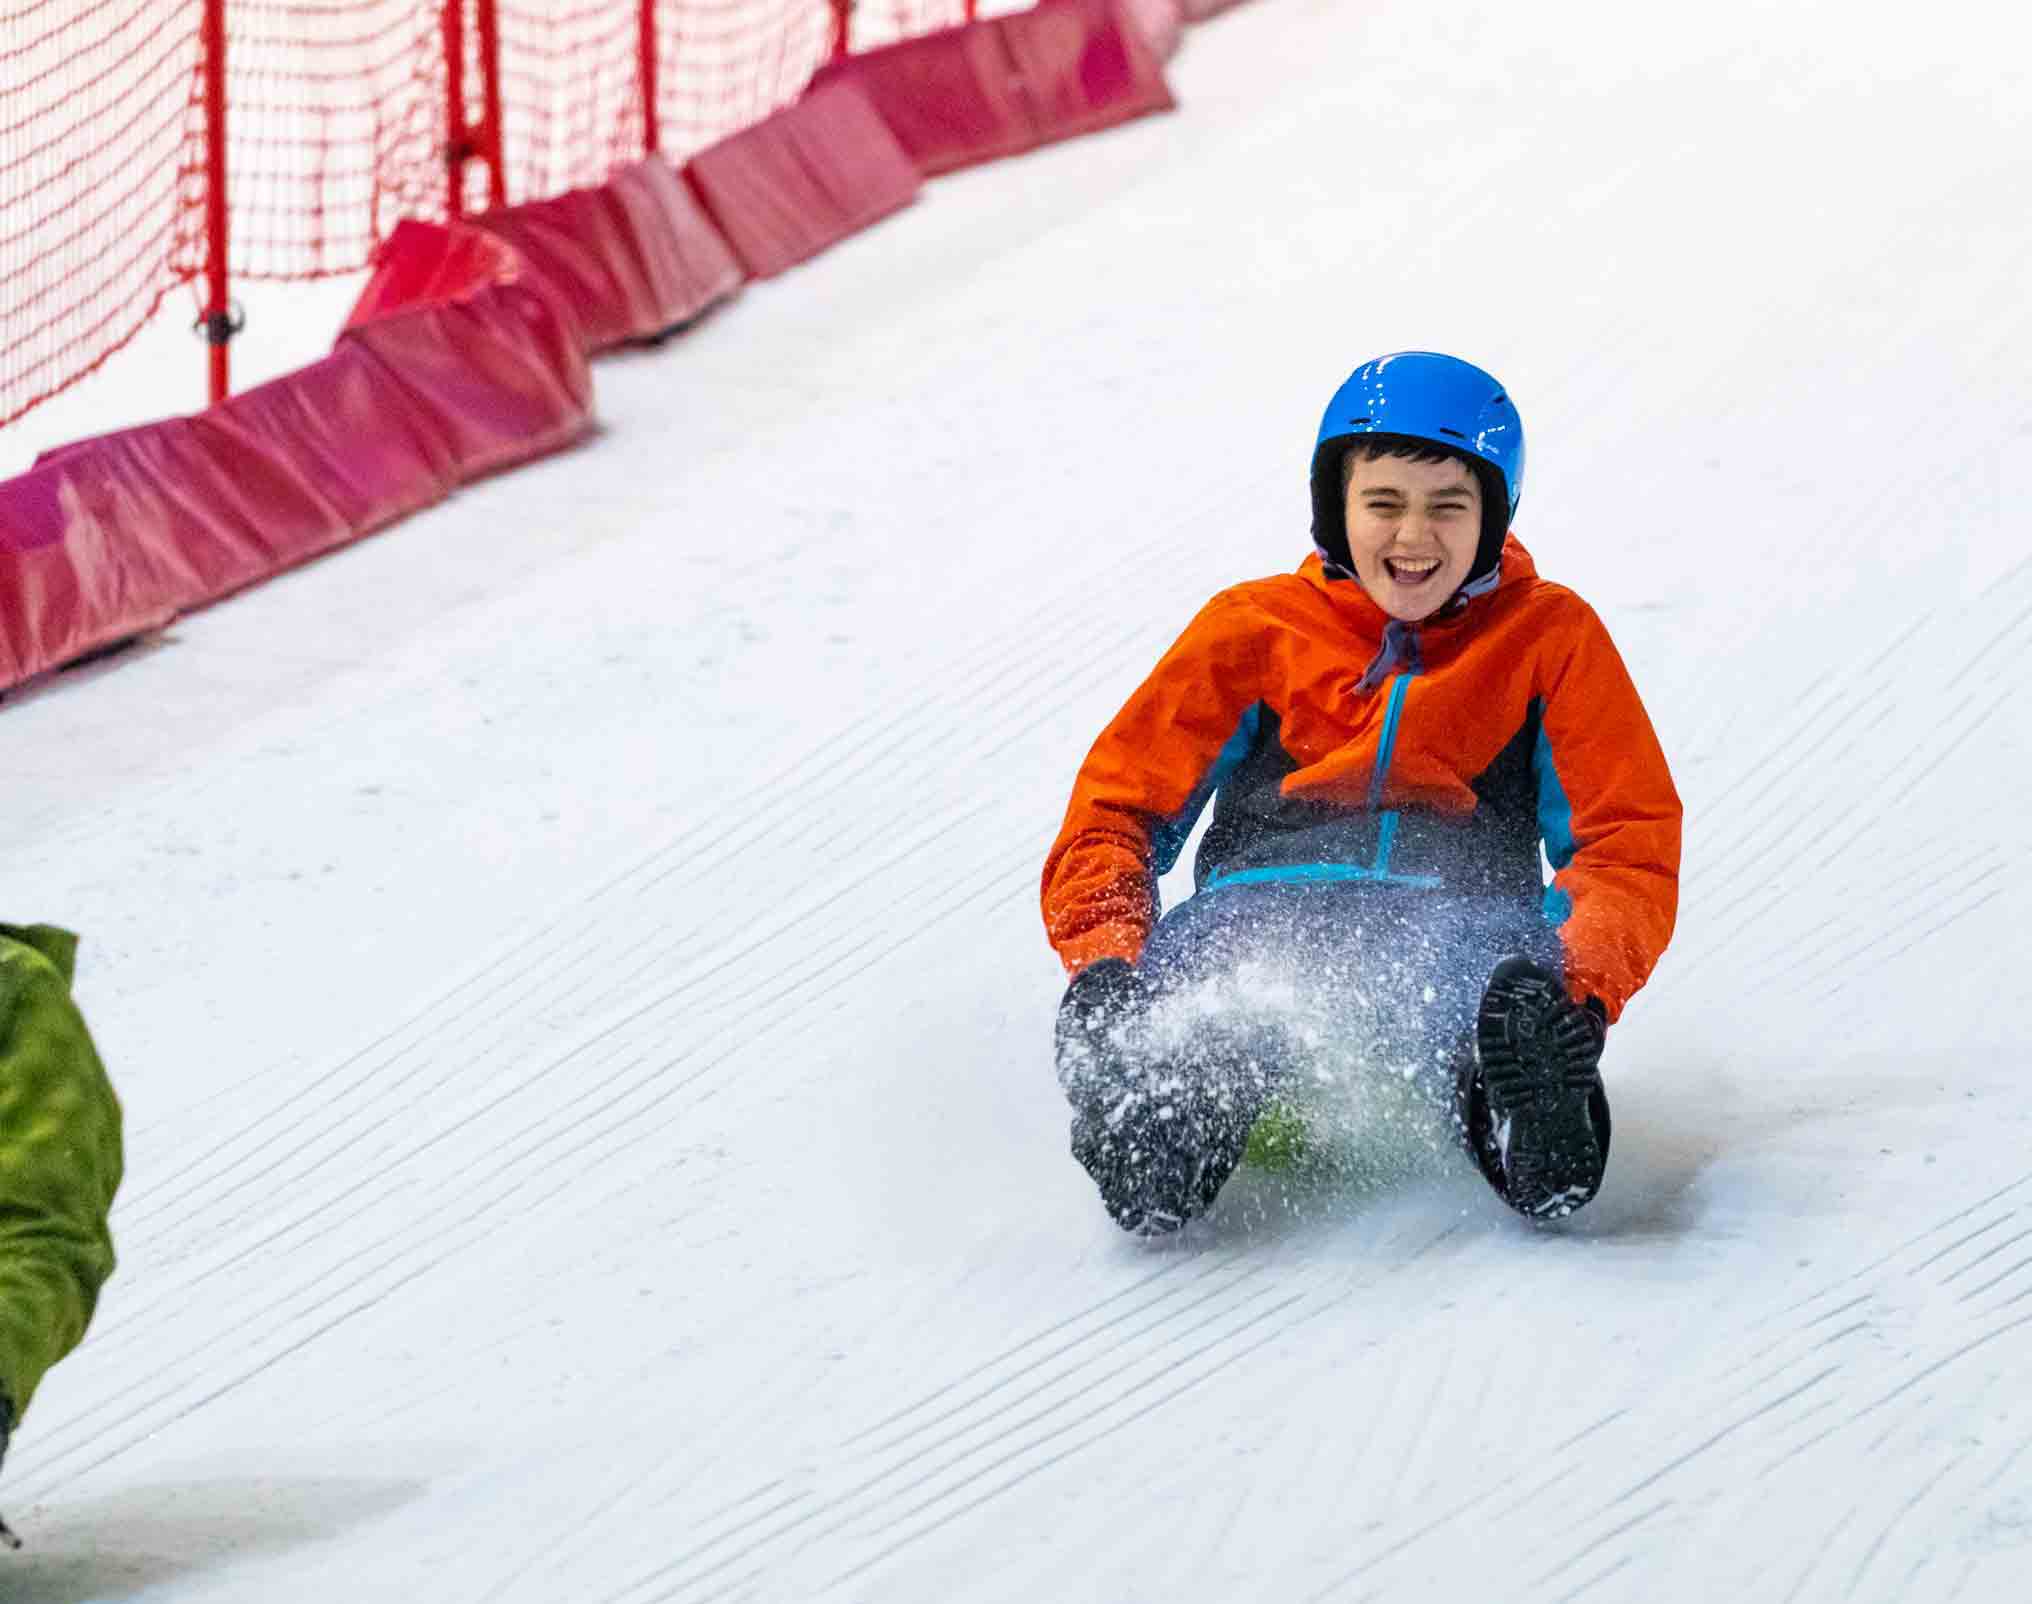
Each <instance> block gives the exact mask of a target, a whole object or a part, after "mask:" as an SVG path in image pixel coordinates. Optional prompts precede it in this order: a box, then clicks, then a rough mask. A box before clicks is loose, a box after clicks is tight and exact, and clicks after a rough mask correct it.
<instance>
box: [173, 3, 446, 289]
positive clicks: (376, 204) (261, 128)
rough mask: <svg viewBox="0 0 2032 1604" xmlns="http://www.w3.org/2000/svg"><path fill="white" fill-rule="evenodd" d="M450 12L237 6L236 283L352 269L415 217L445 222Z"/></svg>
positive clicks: (230, 162)
mask: <svg viewBox="0 0 2032 1604" xmlns="http://www.w3.org/2000/svg"><path fill="white" fill-rule="evenodd" d="M151 3H153V4H155V5H158V6H160V7H161V8H162V9H164V10H166V11H169V10H176V9H178V8H179V6H180V5H183V6H184V8H185V9H189V7H188V6H187V4H186V3H185V0H151ZM442 13H443V6H442V5H441V4H440V3H439V0H226V101H227V117H226V136H227V146H226V148H227V173H228V184H227V194H228V196H229V198H230V200H231V213H230V215H231V237H232V248H231V250H230V252H229V258H230V261H231V265H232V271H233V276H234V277H236V278H252V279H305V278H319V277H323V276H326V275H329V274H333V273H350V272H352V271H354V270H355V269H357V268H361V267H364V266H366V264H367V258H368V256H369V255H370V254H371V253H372V251H373V249H374V246H375V245H376V243H378V242H379V241H380V240H382V239H384V238H386V237H387V235H388V232H389V231H390V230H391V229H392V228H394V226H395V225H396V224H397V223H398V222H400V221H401V220H402V219H403V218H405V217H423V218H438V217H442V216H443V215H444V210H445V183H446V177H445V175H446V162H445V158H444V154H443V152H444V145H445V119H446V112H445V66H444V48H443V31H442ZM201 248H202V242H201V241H194V242H193V245H192V249H193V250H194V251H200V252H201ZM188 265H190V266H191V268H192V270H193V271H195V270H196V268H197V267H200V266H202V257H201V255H200V256H199V257H198V259H196V260H194V261H193V262H191V263H190V264H188Z"/></svg>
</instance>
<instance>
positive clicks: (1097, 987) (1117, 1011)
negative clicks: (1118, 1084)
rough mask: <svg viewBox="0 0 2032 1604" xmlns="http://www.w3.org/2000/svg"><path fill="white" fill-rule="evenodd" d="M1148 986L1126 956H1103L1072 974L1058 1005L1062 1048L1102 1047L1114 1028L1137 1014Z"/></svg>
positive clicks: (1063, 1055)
mask: <svg viewBox="0 0 2032 1604" xmlns="http://www.w3.org/2000/svg"><path fill="white" fill-rule="evenodd" d="M1148 1000H1149V992H1148V988H1147V987H1146V986H1145V985H1144V983H1143V977H1142V976H1141V975H1140V974H1138V973H1137V972H1136V967H1135V965H1133V964H1131V963H1130V962H1129V961H1128V960H1127V959H1126V958H1099V959H1096V960H1095V961H1094V962H1093V963H1090V964H1088V965H1087V966H1086V968H1084V969H1082V970H1081V971H1080V972H1079V973H1078V974H1076V975H1074V976H1073V977H1072V984H1071V985H1069V986H1067V987H1066V988H1065V996H1064V997H1063V998H1062V999H1061V1000H1060V1002H1059V1005H1058V1052H1059V1057H1060V1059H1061V1061H1062V1060H1063V1059H1064V1057H1065V1055H1066V1050H1067V1049H1068V1048H1072V1049H1074V1050H1075V1051H1077V1050H1079V1049H1081V1048H1086V1049H1092V1048H1095V1047H1098V1046H1099V1045H1100V1042H1101V1038H1102V1037H1104V1036H1105V1035H1106V1034H1107V1033H1108V1032H1109V1031H1110V1030H1113V1029H1115V1028H1116V1027H1117V1026H1119V1025H1121V1024H1123V1023H1125V1022H1126V1021H1128V1020H1130V1019H1132V1018H1134V1017H1135V1016H1136V1015H1137V1014H1139V1013H1141V1012H1142V1011H1143V1008H1144V1005H1145V1004H1146V1003H1147V1002H1148Z"/></svg>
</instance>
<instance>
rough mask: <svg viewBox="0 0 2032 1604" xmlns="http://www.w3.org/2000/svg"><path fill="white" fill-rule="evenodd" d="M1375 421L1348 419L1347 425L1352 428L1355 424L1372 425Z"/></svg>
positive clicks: (1372, 419)
mask: <svg viewBox="0 0 2032 1604" xmlns="http://www.w3.org/2000/svg"><path fill="white" fill-rule="evenodd" d="M1375 421H1376V420H1375V419H1374V418H1350V419H1349V420H1348V423H1349V426H1350V427H1352V426H1353V425H1355V424H1357V423H1374V422H1375Z"/></svg>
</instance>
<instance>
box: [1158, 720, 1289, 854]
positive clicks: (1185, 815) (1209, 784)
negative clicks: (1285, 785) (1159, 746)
mask: <svg viewBox="0 0 2032 1604" xmlns="http://www.w3.org/2000/svg"><path fill="white" fill-rule="evenodd" d="M1262 727H1263V704H1262V703H1261V702H1251V703H1250V704H1249V709H1248V711H1247V712H1245V713H1244V714H1243V715H1242V717H1241V721H1240V722H1239V723H1237V724H1236V726H1235V733H1234V734H1233V735H1230V736H1229V737H1228V738H1227V740H1226V742H1225V743H1223V745H1222V747H1221V750H1220V755H1219V756H1218V757H1216V758H1215V759H1214V764H1213V767H1212V768H1210V769H1208V770H1207V771H1206V776H1205V778H1203V779H1202V780H1201V781H1200V782H1199V784H1198V785H1196V786H1194V787H1193V790H1192V795H1190V796H1188V797H1187V798H1186V799H1185V805H1184V806H1183V807H1181V808H1180V809H1179V810H1178V811H1177V812H1176V813H1174V814H1173V815H1172V816H1171V817H1170V818H1168V819H1166V820H1164V821H1163V822H1162V823H1160V824H1159V825H1158V826H1157V828H1156V829H1154V830H1152V831H1151V832H1150V856H1151V860H1152V862H1154V863H1155V864H1156V866H1157V872H1158V873H1159V874H1169V873H1170V872H1171V869H1172V866H1173V865H1174V864H1176V863H1177V862H1178V855H1179V853H1181V852H1183V851H1184V850H1185V843H1186V840H1187V838H1188V837H1189V836H1191V834H1192V827H1193V826H1194V825H1195V824H1197V823H1199V816H1200V814H1202V813H1204V812H1205V811H1206V805H1207V799H1208V798H1209V797H1211V796H1212V795H1213V794H1214V792H1216V791H1218V790H1219V789H1220V788H1221V787H1222V786H1223V785H1225V784H1226V783H1227V780H1228V776H1229V775H1231V774H1233V773H1234V772H1235V770H1236V769H1238V768H1240V767H1241V766H1242V764H1243V762H1244V761H1245V760H1246V759H1247V758H1248V756H1249V754H1250V753H1251V752H1253V751H1254V750H1255V749H1256V735H1257V732H1258V731H1259V730H1261V729H1262Z"/></svg>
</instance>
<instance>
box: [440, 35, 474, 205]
mask: <svg viewBox="0 0 2032 1604" xmlns="http://www.w3.org/2000/svg"><path fill="white" fill-rule="evenodd" d="M444 58H445V215H446V216H447V217H450V218H452V219H453V220H454V221H456V220H457V219H459V218H461V217H463V216H465V215H466V160H467V158H468V157H470V156H471V155H472V153H473V151H472V134H471V132H470V131H469V130H468V129H467V127H466V0H444Z"/></svg>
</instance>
